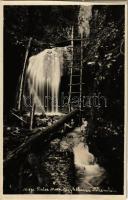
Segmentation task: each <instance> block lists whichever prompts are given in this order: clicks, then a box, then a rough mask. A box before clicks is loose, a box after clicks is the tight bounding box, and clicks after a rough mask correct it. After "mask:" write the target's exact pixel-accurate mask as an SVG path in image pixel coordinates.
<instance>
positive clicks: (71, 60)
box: [65, 59, 84, 61]
mask: <svg viewBox="0 0 128 200" xmlns="http://www.w3.org/2000/svg"><path fill="white" fill-rule="evenodd" d="M72 60H77V61H83V60H84V59H69V60H68V59H65V61H72Z"/></svg>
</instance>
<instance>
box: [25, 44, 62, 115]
mask: <svg viewBox="0 0 128 200" xmlns="http://www.w3.org/2000/svg"><path fill="white" fill-rule="evenodd" d="M62 69H63V51H62V49H61V48H52V49H46V50H44V51H42V52H41V53H39V54H38V55H35V56H32V57H31V58H30V59H29V65H28V68H27V72H26V73H27V82H28V90H29V93H30V96H33V99H34V104H35V105H36V107H38V106H39V107H40V108H41V109H42V110H43V111H46V112H52V113H58V96H59V95H58V94H59V86H60V80H61V75H62Z"/></svg>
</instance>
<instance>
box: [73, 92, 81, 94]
mask: <svg viewBox="0 0 128 200" xmlns="http://www.w3.org/2000/svg"><path fill="white" fill-rule="evenodd" d="M71 93H72V94H79V93H80V92H71Z"/></svg>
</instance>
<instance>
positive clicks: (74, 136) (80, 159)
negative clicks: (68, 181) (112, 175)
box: [61, 127, 106, 191]
mask: <svg viewBox="0 0 128 200" xmlns="http://www.w3.org/2000/svg"><path fill="white" fill-rule="evenodd" d="M61 146H62V147H63V148H69V146H72V148H73V154H74V164H75V166H76V182H77V184H78V186H79V187H80V188H81V189H85V191H86V190H87V189H89V190H93V189H94V188H95V187H100V184H101V183H102V181H103V180H104V179H105V177H106V172H105V169H104V168H103V167H101V166H100V165H99V164H98V163H97V162H96V159H95V157H94V155H93V154H91V153H90V152H89V148H88V146H87V144H85V141H84V136H83V133H81V131H80V127H76V128H75V129H74V130H73V131H72V132H71V133H69V134H68V136H67V139H66V140H65V141H63V142H61Z"/></svg>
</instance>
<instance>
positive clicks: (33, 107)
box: [29, 100, 35, 130]
mask: <svg viewBox="0 0 128 200" xmlns="http://www.w3.org/2000/svg"><path fill="white" fill-rule="evenodd" d="M34 114H35V103H34V102H33V100H32V109H31V112H30V127H29V129H30V130H32V128H33V120H34Z"/></svg>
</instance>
